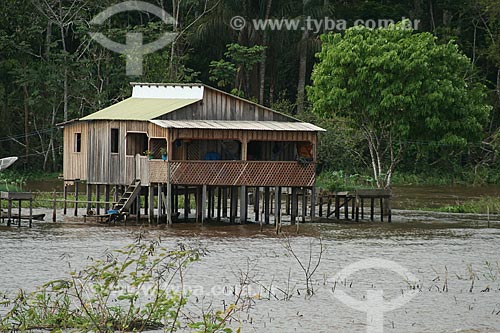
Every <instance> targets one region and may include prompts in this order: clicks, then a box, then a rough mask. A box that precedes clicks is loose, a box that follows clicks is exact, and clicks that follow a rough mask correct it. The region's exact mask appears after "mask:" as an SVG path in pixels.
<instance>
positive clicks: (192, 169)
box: [149, 160, 316, 187]
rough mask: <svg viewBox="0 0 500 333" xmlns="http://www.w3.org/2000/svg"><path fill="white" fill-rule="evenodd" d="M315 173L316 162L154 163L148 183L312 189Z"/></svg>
mask: <svg viewBox="0 0 500 333" xmlns="http://www.w3.org/2000/svg"><path fill="white" fill-rule="evenodd" d="M169 169H170V170H169ZM315 169H316V164H315V163H313V162H310V163H307V162H306V163H299V162H295V161H291V162H277V161H276V162H275V161H173V162H165V161H160V160H151V161H149V182H151V183H167V179H168V178H169V179H170V183H171V184H182V185H211V186H241V185H244V186H307V187H311V186H313V185H314V182H315ZM169 174H170V176H169ZM167 177H168V178H167Z"/></svg>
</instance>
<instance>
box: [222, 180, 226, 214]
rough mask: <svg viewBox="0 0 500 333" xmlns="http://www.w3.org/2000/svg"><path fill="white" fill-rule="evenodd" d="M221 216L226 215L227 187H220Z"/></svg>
mask: <svg viewBox="0 0 500 333" xmlns="http://www.w3.org/2000/svg"><path fill="white" fill-rule="evenodd" d="M222 217H227V187H224V188H223V189H222Z"/></svg>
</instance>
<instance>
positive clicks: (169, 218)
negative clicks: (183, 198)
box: [166, 164, 173, 225]
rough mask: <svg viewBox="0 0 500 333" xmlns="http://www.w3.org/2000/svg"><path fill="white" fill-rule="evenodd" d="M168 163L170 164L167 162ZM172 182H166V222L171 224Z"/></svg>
mask: <svg viewBox="0 0 500 333" xmlns="http://www.w3.org/2000/svg"><path fill="white" fill-rule="evenodd" d="M169 165H170V164H169ZM172 201H173V197H172V184H171V183H170V182H168V183H167V208H166V211H167V224H168V225H171V224H172Z"/></svg>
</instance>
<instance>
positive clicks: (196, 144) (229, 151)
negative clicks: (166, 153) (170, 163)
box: [172, 139, 241, 161]
mask: <svg viewBox="0 0 500 333" xmlns="http://www.w3.org/2000/svg"><path fill="white" fill-rule="evenodd" d="M172 148H173V159H174V160H191V161H193V160H198V161H199V160H226V161H227V160H241V142H239V141H237V140H191V139H182V140H181V139H179V140H176V141H175V142H174V144H173V147H172Z"/></svg>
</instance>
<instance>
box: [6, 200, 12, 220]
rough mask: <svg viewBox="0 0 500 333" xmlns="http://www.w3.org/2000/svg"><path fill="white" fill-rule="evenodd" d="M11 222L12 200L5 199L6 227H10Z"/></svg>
mask: <svg viewBox="0 0 500 333" xmlns="http://www.w3.org/2000/svg"><path fill="white" fill-rule="evenodd" d="M11 222H12V200H11V199H7V226H8V227H10V223H11Z"/></svg>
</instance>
